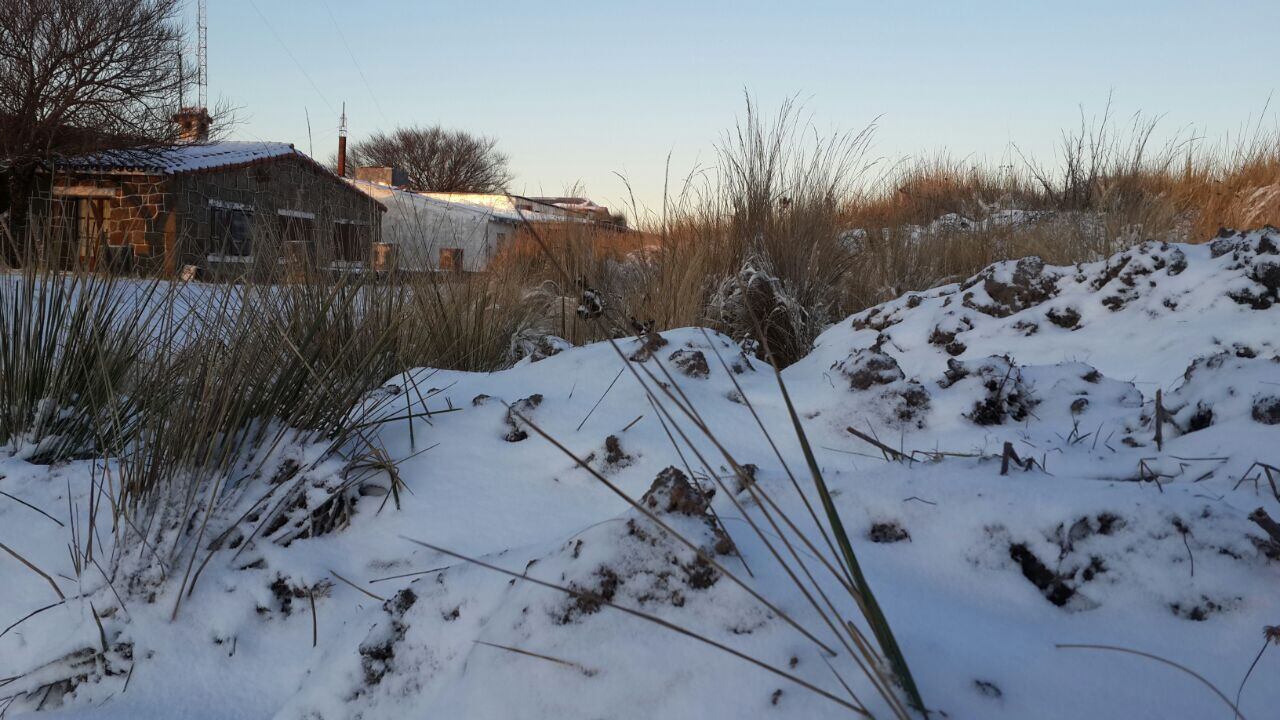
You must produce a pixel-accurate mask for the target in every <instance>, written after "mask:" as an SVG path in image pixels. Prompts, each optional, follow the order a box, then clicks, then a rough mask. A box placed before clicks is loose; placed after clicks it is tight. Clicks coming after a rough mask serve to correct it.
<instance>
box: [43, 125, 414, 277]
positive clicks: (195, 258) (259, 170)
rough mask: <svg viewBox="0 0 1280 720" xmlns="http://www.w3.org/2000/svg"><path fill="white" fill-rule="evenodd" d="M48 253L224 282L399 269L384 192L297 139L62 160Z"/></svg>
mask: <svg viewBox="0 0 1280 720" xmlns="http://www.w3.org/2000/svg"><path fill="white" fill-rule="evenodd" d="M48 172H49V184H48V187H49V193H48V196H47V197H43V198H41V199H39V200H37V201H35V203H34V204H35V207H33V208H32V211H33V216H35V217H38V218H40V219H41V225H40V227H41V228H42V230H43V232H42V235H43V237H41V238H39V240H38V242H39V247H40V252H42V253H43V255H44V257H45V259H46V260H47V261H51V262H54V263H57V264H59V265H61V266H63V267H73V266H75V267H84V268H88V269H91V270H93V269H112V270H134V271H138V272H144V273H162V274H165V275H170V276H173V275H181V276H183V277H188V278H192V277H194V278H201V279H220V278H229V277H238V276H242V275H244V274H246V273H248V272H250V271H254V272H266V273H273V272H275V270H276V269H277V268H280V267H285V266H288V265H289V263H301V262H306V263H308V264H309V265H311V266H312V267H318V268H336V269H344V268H350V267H355V266H368V265H372V266H373V267H374V268H375V269H379V270H385V269H390V268H389V265H390V263H392V262H394V254H393V253H391V252H389V251H388V249H387V248H386V247H385V246H383V245H382V244H381V233H382V221H381V216H382V213H383V212H385V211H386V208H385V207H384V206H383V205H382V204H381V203H379V202H378V201H377V200H375V199H373V198H370V197H369V196H368V195H366V194H365V193H362V192H360V191H359V190H356V189H355V188H352V187H351V186H349V185H348V184H347V183H345V182H343V180H342V179H341V178H339V177H338V176H337V175H335V174H333V173H332V172H330V171H329V170H328V169H327V168H325V167H324V166H322V165H320V164H319V163H317V162H316V161H315V160H313V159H311V158H310V157H308V156H307V155H305V154H303V153H301V152H299V151H298V150H296V149H295V148H294V147H293V146H292V145H290V144H288V143H275V142H235V141H220V142H192V143H187V144H182V145H174V146H165V147H159V148H140V149H128V150H112V151H104V152H100V153H94V154H89V155H83V156H79V157H73V158H67V159H63V160H60V161H58V162H57V163H55V164H52V165H50V167H49V168H48Z"/></svg>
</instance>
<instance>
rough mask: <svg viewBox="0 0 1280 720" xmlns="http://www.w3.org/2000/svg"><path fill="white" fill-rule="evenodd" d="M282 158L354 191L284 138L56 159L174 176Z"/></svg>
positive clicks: (69, 167) (85, 167)
mask: <svg viewBox="0 0 1280 720" xmlns="http://www.w3.org/2000/svg"><path fill="white" fill-rule="evenodd" d="M282 159H294V160H298V161H299V162H301V163H303V164H304V165H306V166H308V167H310V168H311V169H312V170H314V171H315V172H316V173H318V174H320V175H323V176H325V177H327V178H329V179H331V180H332V181H333V182H335V183H337V184H338V185H339V186H340V187H342V189H343V190H345V191H348V192H354V189H353V188H351V187H350V186H349V185H347V183H345V182H343V181H342V178H340V177H338V176H337V175H335V174H334V173H333V172H331V171H330V170H329V169H328V168H326V167H325V166H323V165H321V164H320V163H318V162H316V161H315V160H314V159H312V158H311V157H310V156H309V155H307V154H306V153H303V152H301V151H299V150H298V149H297V148H295V147H294V146H293V144H292V143H284V142H249V141H241V140H220V141H217V142H204V143H190V144H185V145H164V146H155V147H136V148H125V149H120V150H104V151H101V152H96V153H88V154H86V155H78V156H75V157H69V158H62V159H60V160H59V161H58V163H57V169H58V170H61V171H64V172H74V173H102V174H108V175H110V174H137V173H142V174H146V175H170V176H172V175H189V174H194V173H201V172H217V171H225V170H234V169H237V168H242V167H247V166H250V165H259V164H262V163H266V162H273V161H277V160H282ZM366 197H367V195H366ZM370 200H371V201H372V202H373V204H374V205H375V206H377V207H378V209H379V210H380V211H382V212H385V211H386V209H387V208H386V206H385V205H383V204H382V203H380V202H378V201H377V199H376V198H370Z"/></svg>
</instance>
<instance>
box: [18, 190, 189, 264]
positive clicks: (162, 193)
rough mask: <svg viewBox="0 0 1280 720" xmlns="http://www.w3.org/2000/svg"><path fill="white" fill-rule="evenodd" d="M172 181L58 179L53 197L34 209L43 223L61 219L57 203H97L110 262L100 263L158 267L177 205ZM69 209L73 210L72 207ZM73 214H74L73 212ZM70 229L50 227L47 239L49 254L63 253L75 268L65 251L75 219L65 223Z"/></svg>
mask: <svg viewBox="0 0 1280 720" xmlns="http://www.w3.org/2000/svg"><path fill="white" fill-rule="evenodd" d="M169 186H170V182H169V179H168V178H165V177H162V176H156V175H145V174H135V175H128V174H111V175H106V174H88V173H85V174H66V173H63V174H58V175H56V176H55V177H54V178H53V181H52V183H51V189H52V194H51V196H50V197H47V198H38V199H37V201H36V203H37V207H35V208H33V209H34V210H35V212H36V215H37V216H38V217H45V218H49V217H53V216H55V215H56V213H55V211H54V209H53V208H52V203H57V202H61V201H70V200H79V201H81V202H92V203H95V205H96V206H97V208H98V209H99V210H100V211H101V229H102V233H103V240H104V241H105V245H106V247H105V248H102V249H101V250H102V252H103V253H105V254H106V255H108V256H109V257H100V258H98V262H99V263H101V262H106V261H108V260H112V259H117V258H121V257H127V258H128V259H129V261H130V262H131V263H138V264H141V265H144V266H145V265H147V264H150V263H152V262H155V261H158V260H159V258H158V257H157V256H158V254H160V253H162V252H163V250H164V247H165V244H164V236H165V230H166V224H167V222H168V214H169V210H170V209H171V207H172V205H171V202H170V193H169ZM67 207H68V208H70V205H68V206H67ZM68 212H69V210H68ZM61 222H62V223H65V224H66V225H58V226H53V227H46V230H45V232H46V233H48V237H46V238H43V240H44V242H43V244H44V245H45V246H46V252H49V253H61V254H63V255H64V257H63V262H64V263H68V264H69V263H70V262H71V260H72V259H71V257H70V256H69V255H68V253H72V252H74V250H73V249H72V248H68V247H63V245H65V243H66V242H68V241H69V239H70V226H69V223H71V222H74V220H73V218H70V217H67V218H63V219H62V220H61Z"/></svg>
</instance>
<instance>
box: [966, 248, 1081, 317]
mask: <svg viewBox="0 0 1280 720" xmlns="http://www.w3.org/2000/svg"><path fill="white" fill-rule="evenodd" d="M1059 272H1060V271H1058V270H1055V269H1052V268H1046V267H1045V264H1044V260H1041V259H1040V258H1038V257H1034V256H1033V257H1026V258H1022V259H1021V260H1016V261H1006V262H1001V263H996V264H995V265H992V266H990V267H988V268H987V269H985V270H983V271H982V272H980V273H978V274H977V275H975V276H973V277H972V278H970V279H969V280H968V281H967V282H966V283H964V284H963V285H962V286H961V289H962V290H966V291H968V292H965V294H964V295H963V297H962V302H963V304H964V306H965V307H967V308H971V309H973V310H977V311H978V312H980V313H984V314H986V315H990V316H992V317H998V318H1002V317H1008V316H1010V315H1013V314H1014V313H1017V312H1021V311H1022V310H1026V309H1027V308H1029V307H1033V306H1035V305H1039V304H1040V303H1043V302H1045V301H1047V300H1049V299H1050V298H1052V297H1053V296H1054V295H1055V294H1056V293H1057V285H1058V280H1059V279H1060V278H1061V277H1062V276H1061V275H1060V274H1059ZM978 285H981V288H979V287H977V286H978ZM984 296H985V297H984Z"/></svg>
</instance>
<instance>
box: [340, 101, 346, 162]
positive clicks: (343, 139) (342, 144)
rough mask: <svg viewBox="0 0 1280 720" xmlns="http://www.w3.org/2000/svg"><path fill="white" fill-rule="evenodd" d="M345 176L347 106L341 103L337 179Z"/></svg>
mask: <svg viewBox="0 0 1280 720" xmlns="http://www.w3.org/2000/svg"><path fill="white" fill-rule="evenodd" d="M346 176H347V104H346V103H345V102H344V103H342V117H340V118H338V177H346Z"/></svg>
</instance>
